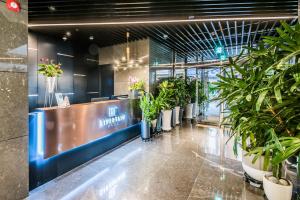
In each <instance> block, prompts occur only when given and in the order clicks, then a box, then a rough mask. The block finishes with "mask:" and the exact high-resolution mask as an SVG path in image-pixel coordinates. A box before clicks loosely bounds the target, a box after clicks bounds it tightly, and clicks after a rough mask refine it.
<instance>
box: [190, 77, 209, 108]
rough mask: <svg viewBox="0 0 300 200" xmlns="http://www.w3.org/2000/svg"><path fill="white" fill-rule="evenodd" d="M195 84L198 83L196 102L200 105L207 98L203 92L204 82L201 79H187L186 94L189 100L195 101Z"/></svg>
mask: <svg viewBox="0 0 300 200" xmlns="http://www.w3.org/2000/svg"><path fill="white" fill-rule="evenodd" d="M196 84H198V104H199V105H200V104H202V103H203V102H204V101H206V100H207V99H208V98H207V96H206V95H205V92H204V84H203V83H202V82H201V81H199V80H197V79H188V80H187V85H186V86H187V94H188V95H189V96H188V98H189V99H190V101H192V102H195V101H196V95H197V94H196Z"/></svg>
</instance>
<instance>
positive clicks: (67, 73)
mask: <svg viewBox="0 0 300 200" xmlns="http://www.w3.org/2000/svg"><path fill="white" fill-rule="evenodd" d="M28 47H29V48H28V86H29V95H28V98H29V110H30V111H32V110H34V109H35V108H39V107H43V106H44V98H45V77H43V76H42V75H40V74H38V73H37V70H38V64H39V63H40V59H41V58H49V59H51V60H53V61H54V62H55V63H61V64H62V69H63V71H64V73H63V75H62V76H61V77H59V78H58V80H57V90H56V92H59V93H63V95H64V96H68V97H69V100H70V103H71V104H74V103H84V102H89V101H90V100H91V98H93V97H100V96H107V95H110V96H111V95H112V94H113V88H114V87H113V70H112V67H111V66H104V68H103V69H102V67H101V66H99V65H98V63H99V62H98V52H97V46H96V45H95V44H91V43H89V42H87V43H84V44H79V43H75V42H72V41H63V40H61V39H56V38H52V37H50V36H48V35H45V34H40V33H36V32H29V39H28ZM102 73H103V74H102ZM102 77H103V78H102ZM109 79H111V80H109ZM102 84H103V86H104V87H101V85H102ZM54 105H56V101H55V100H54Z"/></svg>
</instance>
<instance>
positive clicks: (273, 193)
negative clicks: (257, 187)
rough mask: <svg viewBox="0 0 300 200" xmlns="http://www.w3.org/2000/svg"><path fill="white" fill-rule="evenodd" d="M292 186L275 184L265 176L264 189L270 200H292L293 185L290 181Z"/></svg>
mask: <svg viewBox="0 0 300 200" xmlns="http://www.w3.org/2000/svg"><path fill="white" fill-rule="evenodd" d="M288 182H289V183H290V185H280V184H277V183H273V182H272V181H270V180H269V179H268V178H267V175H265V176H263V187H264V191H265V194H266V196H267V198H268V200H291V198H292V194H293V184H292V182H290V181H288Z"/></svg>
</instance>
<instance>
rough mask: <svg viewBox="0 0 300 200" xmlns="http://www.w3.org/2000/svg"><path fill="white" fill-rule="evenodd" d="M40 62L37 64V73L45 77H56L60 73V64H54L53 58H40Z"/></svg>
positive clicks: (61, 71)
mask: <svg viewBox="0 0 300 200" xmlns="http://www.w3.org/2000/svg"><path fill="white" fill-rule="evenodd" d="M40 61H41V64H39V65H38V66H39V67H40V68H39V70H38V73H39V74H42V75H44V76H46V77H58V76H60V75H62V73H63V70H62V69H61V64H60V63H58V64H55V63H54V60H49V59H48V58H41V59H40Z"/></svg>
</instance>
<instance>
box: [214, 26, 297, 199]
mask: <svg viewBox="0 0 300 200" xmlns="http://www.w3.org/2000/svg"><path fill="white" fill-rule="evenodd" d="M277 33H278V35H277V36H267V37H265V38H264V40H263V42H262V43H261V44H260V45H259V46H258V47H257V48H249V49H248V54H247V55H246V56H244V57H243V56H242V57H238V58H237V59H235V60H233V59H230V64H229V65H228V66H227V68H226V69H225V70H224V76H219V77H220V81H219V82H218V83H217V87H218V89H219V90H220V95H219V100H221V101H223V102H226V105H227V108H228V110H229V111H230V112H229V113H228V116H227V117H226V118H225V122H224V124H225V125H226V124H228V125H230V127H231V132H232V136H233V137H234V138H235V147H234V151H235V152H236V151H237V145H238V144H239V143H240V144H241V147H242V149H243V150H244V151H245V152H246V154H245V155H244V158H243V167H244V170H245V171H246V172H247V173H253V176H254V177H255V176H257V177H259V179H261V180H262V181H263V187H264V190H265V193H266V196H267V197H268V199H269V200H277V199H281V200H285V199H291V195H292V183H291V182H290V181H289V180H286V179H284V178H283V177H282V175H281V171H282V170H281V166H282V165H283V164H284V161H285V160H286V159H287V158H289V157H291V156H293V155H296V156H299V151H300V143H299V142H300V141H299V138H300V123H299V122H300V115H299V113H300V103H299V102H300V92H299V91H300V65H299V57H300V40H299V38H300V25H299V24H297V25H296V26H289V25H287V24H286V23H284V22H283V23H282V27H281V28H277ZM250 158H251V160H252V161H251V162H248V163H247V162H244V160H248V159H250ZM260 161H261V163H262V165H260V169H256V168H255V166H254V164H255V163H257V162H260ZM251 164H252V165H253V166H251ZM245 166H247V167H245ZM270 166H271V167H272V171H273V175H270V174H266V172H267V171H268V169H270ZM298 166H299V163H298ZM298 173H299V171H298ZM249 175H250V174H249Z"/></svg>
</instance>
